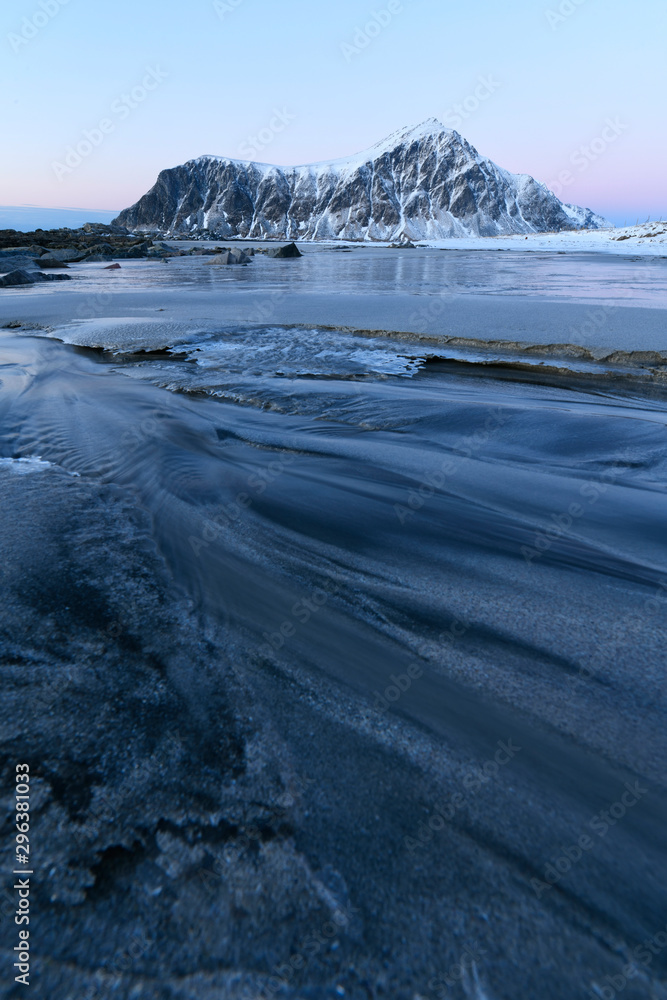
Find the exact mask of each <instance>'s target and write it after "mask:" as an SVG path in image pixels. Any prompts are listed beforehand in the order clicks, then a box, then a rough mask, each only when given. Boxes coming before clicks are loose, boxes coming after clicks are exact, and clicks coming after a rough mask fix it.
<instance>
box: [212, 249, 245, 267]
mask: <svg viewBox="0 0 667 1000" xmlns="http://www.w3.org/2000/svg"><path fill="white" fill-rule="evenodd" d="M250 260H251V258H250V257H246V255H245V254H244V253H242V252H241V251H240V250H227V251H226V252H225V253H219V254H216V256H215V257H211V259H210V260H207V261H206V263H207V264H249V263H250Z"/></svg>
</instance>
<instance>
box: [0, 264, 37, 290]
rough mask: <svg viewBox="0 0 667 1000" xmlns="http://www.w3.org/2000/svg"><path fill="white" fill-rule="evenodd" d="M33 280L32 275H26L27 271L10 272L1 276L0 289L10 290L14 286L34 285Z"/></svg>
mask: <svg viewBox="0 0 667 1000" xmlns="http://www.w3.org/2000/svg"><path fill="white" fill-rule="evenodd" d="M34 284H35V279H34V278H33V277H32V275H30V274H28V272H27V271H21V270H20V269H18V268H17V269H16V270H15V271H10V272H9V274H3V275H2V276H1V277H0V288H11V287H13V286H14V285H34Z"/></svg>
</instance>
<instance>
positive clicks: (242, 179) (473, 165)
mask: <svg viewBox="0 0 667 1000" xmlns="http://www.w3.org/2000/svg"><path fill="white" fill-rule="evenodd" d="M116 222H118V223H119V224H120V225H123V226H127V227H128V228H130V229H132V230H134V231H137V230H155V229H157V230H160V231H161V232H166V233H171V234H177V233H184V234H185V233H189V232H192V231H193V230H209V231H211V232H212V233H214V234H215V235H216V236H220V237H230V236H241V237H244V238H261V237H276V238H280V239H300V240H325V239H326V240H329V239H346V240H398V239H401V238H403V239H405V238H406V237H407V238H409V239H446V238H448V237H452V236H496V235H499V234H507V233H533V232H547V231H554V230H555V231H560V230H565V229H570V230H571V229H583V228H589V229H599V228H607V227H609V226H611V223H609V222H607V221H606V220H605V219H603V218H601V217H600V216H599V215H595V214H594V213H593V212H591V211H590V209H587V208H578V207H577V206H574V205H565V204H563V203H562V202H560V201H559V200H558V198H556V196H555V195H554V194H552V192H551V191H549V190H548V189H547V188H546V187H545V186H544V185H543V184H540V183H538V182H537V181H536V180H534V179H533V178H532V177H529V176H528V175H527V174H511V173H509V172H508V171H507V170H503V169H501V168H500V167H498V166H496V164H495V163H493V162H492V161H491V160H487V159H485V158H484V157H483V156H481V155H480V154H479V153H478V152H477V150H476V149H475V148H474V147H473V146H471V145H470V143H469V142H466V140H465V139H464V138H463V137H462V136H460V135H459V133H458V132H454V131H453V130H452V129H448V128H445V126H444V125H442V124H441V123H440V122H439V121H437V120H436V119H435V118H430V119H429V120H428V121H425V122H423V123H422V124H421V125H417V126H416V127H413V128H405V129H401V130H400V131H398V132H394V133H393V134H392V135H390V136H389V137H388V138H387V139H385V140H384V141H382V142H379V143H377V144H376V145H375V146H372V147H371V148H370V149H369V150H366V151H365V152H363V153H358V154H357V155H356V156H350V157H348V158H346V159H342V160H332V161H330V162H328V163H313V164H309V165H307V166H301V167H278V166H274V165H271V164H267V163H253V162H250V161H241V160H231V159H227V158H225V157H220V156H200V157H199V158H198V159H196V160H189V161H188V162H187V163H184V164H183V165H182V166H180V167H172V168H170V169H168V170H163V171H162V172H161V173H160V175H159V177H158V179H157V181H156V183H155V184H154V186H153V187H152V188H151V189H150V191H149V192H148V193H147V194H145V195H144V196H143V198H140V199H139V201H138V202H137V203H136V204H135V205H132V207H131V208H126V209H124V211H122V212H121V213H120V215H119V216H118V218H117V219H116Z"/></svg>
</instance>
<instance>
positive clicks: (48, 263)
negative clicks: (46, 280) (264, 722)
mask: <svg viewBox="0 0 667 1000" xmlns="http://www.w3.org/2000/svg"><path fill="white" fill-rule="evenodd" d="M35 263H36V264H37V266H38V267H69V264H66V263H65V262H64V261H62V260H56V259H54V258H53V257H51V255H50V254H47V255H46V256H45V257H39V258H38V259H37V260H36V261H35Z"/></svg>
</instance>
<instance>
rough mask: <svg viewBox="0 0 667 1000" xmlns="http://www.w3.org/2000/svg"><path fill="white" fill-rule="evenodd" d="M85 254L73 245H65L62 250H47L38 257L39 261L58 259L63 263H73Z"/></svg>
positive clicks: (81, 258)
mask: <svg viewBox="0 0 667 1000" xmlns="http://www.w3.org/2000/svg"><path fill="white" fill-rule="evenodd" d="M85 256H86V254H85V252H82V251H81V250H76V249H75V248H74V247H66V248H65V249H63V250H49V251H48V253H46V254H44V255H43V256H42V257H40V263H41V264H42V265H43V263H44V261H49V260H59V261H63V262H65V263H71V264H75V263H77V262H78V261H80V260H83V258H84V257H85Z"/></svg>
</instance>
